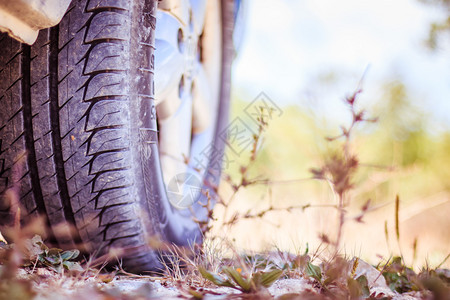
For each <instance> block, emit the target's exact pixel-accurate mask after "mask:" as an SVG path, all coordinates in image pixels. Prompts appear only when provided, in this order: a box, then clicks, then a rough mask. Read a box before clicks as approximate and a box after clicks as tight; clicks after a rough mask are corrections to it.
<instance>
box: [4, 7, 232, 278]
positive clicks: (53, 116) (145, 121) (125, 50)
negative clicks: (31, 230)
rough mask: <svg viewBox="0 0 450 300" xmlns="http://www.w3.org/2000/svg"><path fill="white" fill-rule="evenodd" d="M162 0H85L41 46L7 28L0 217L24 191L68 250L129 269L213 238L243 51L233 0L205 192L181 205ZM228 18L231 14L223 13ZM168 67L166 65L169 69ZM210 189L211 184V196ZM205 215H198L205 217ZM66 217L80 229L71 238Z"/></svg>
mask: <svg viewBox="0 0 450 300" xmlns="http://www.w3.org/2000/svg"><path fill="white" fill-rule="evenodd" d="M157 5H158V1H156V0H145V1H142V0H135V1H134V0H130V1H128V0H116V1H113V0H75V1H73V2H72V3H71V5H70V7H69V9H68V11H67V13H66V15H65V16H64V18H63V19H62V21H61V22H60V24H59V25H57V26H55V27H53V28H50V29H45V30H41V32H40V33H39V36H38V39H37V41H36V43H35V44H33V45H32V46H28V45H24V44H20V43H19V42H17V41H15V40H13V39H11V38H10V37H8V36H7V35H6V34H1V35H0V78H1V80H0V101H1V104H2V107H1V110H0V138H1V140H0V190H2V198H1V201H0V214H1V218H2V221H1V222H2V223H4V224H6V223H8V222H10V221H11V205H12V203H11V199H10V198H11V197H9V196H7V193H5V192H6V191H7V190H8V189H11V188H13V189H16V190H17V191H18V195H19V197H20V203H21V205H22V206H23V211H24V212H23V218H24V220H26V219H29V218H31V217H33V216H37V215H42V216H45V217H46V219H47V222H48V225H49V233H50V236H53V238H54V239H56V240H57V242H58V243H59V245H60V246H62V247H71V246H77V245H84V246H85V247H86V248H87V251H89V252H91V253H92V252H96V254H97V255H102V254H105V253H107V252H108V251H109V249H111V248H123V249H125V253H126V254H125V257H124V259H123V265H124V267H125V268H127V269H128V270H130V271H134V272H143V271H149V270H153V271H155V270H158V269H160V268H161V262H160V255H159V254H158V251H157V250H155V249H154V248H152V247H151V246H150V245H151V244H152V243H151V242H149V241H151V240H152V239H154V238H157V239H159V240H160V241H162V242H164V243H170V244H171V243H174V244H176V245H180V246H192V245H194V244H199V243H201V242H202V232H201V229H200V226H199V222H198V221H199V220H203V221H204V220H207V219H208V211H207V210H206V209H205V207H204V205H202V203H204V202H205V201H207V196H206V195H208V194H209V196H211V195H212V196H213V195H214V193H215V191H216V188H217V185H218V183H219V180H220V168H217V163H218V161H219V162H220V160H221V158H220V157H221V155H222V154H223V153H222V152H223V151H222V150H223V149H224V143H225V142H224V140H223V139H221V138H219V136H220V133H221V132H222V131H223V130H224V129H225V127H226V125H227V122H228V106H229V95H230V65H231V60H232V56H233V48H232V42H231V40H232V37H231V35H232V27H233V2H232V1H222V2H221V8H220V11H221V30H222V32H221V34H222V38H221V45H220V47H221V49H220V50H221V53H222V54H221V58H220V68H219V70H218V72H220V74H219V78H220V87H219V88H220V90H219V92H218V102H217V103H218V104H217V112H216V118H215V120H214V124H213V127H214V130H213V131H214V138H213V139H212V140H211V141H210V145H211V146H212V147H213V148H214V149H216V150H217V149H218V152H219V153H220V154H219V155H218V156H216V155H215V156H214V158H213V156H212V155H211V156H209V157H208V162H207V166H206V169H205V170H204V171H203V172H202V173H201V177H200V181H201V184H202V190H203V191H202V193H200V194H199V195H198V199H195V201H193V202H192V203H191V204H192V205H191V206H190V208H186V207H181V208H180V207H174V206H173V205H172V204H171V201H170V199H169V198H168V194H167V186H168V184H167V182H165V181H164V178H163V174H162V167H161V157H160V148H159V138H160V136H159V127H158V122H160V120H159V117H158V113H157V107H156V106H155V99H154V95H155V88H154V85H153V82H154V78H153V76H154V71H155V58H154V50H155V29H156V28H157V27H158V22H157V18H156V17H157V16H156V14H157V10H158V8H157ZM219 21H220V20H219ZM162 71H164V70H162ZM205 191H207V192H205ZM194 219H195V220H196V221H194ZM62 223H68V224H71V225H73V226H72V227H73V230H71V231H70V234H69V236H67V235H63V234H59V232H60V230H58V228H59V227H58V226H60V224H62Z"/></svg>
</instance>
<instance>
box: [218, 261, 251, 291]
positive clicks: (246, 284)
mask: <svg viewBox="0 0 450 300" xmlns="http://www.w3.org/2000/svg"><path fill="white" fill-rule="evenodd" d="M223 272H224V273H225V274H227V276H228V277H230V278H231V279H232V280H233V281H234V282H235V283H236V284H237V285H238V286H240V287H241V288H242V291H244V292H250V291H251V287H252V284H251V281H250V280H249V279H247V278H244V277H243V276H242V275H241V274H240V273H239V272H238V271H236V270H235V269H233V268H231V267H227V268H224V269H223Z"/></svg>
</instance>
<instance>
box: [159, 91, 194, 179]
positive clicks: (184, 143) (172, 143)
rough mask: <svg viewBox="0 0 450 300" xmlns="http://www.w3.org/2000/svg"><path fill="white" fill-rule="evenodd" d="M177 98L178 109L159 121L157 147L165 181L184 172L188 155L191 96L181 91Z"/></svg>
mask: <svg viewBox="0 0 450 300" xmlns="http://www.w3.org/2000/svg"><path fill="white" fill-rule="evenodd" d="M172 96H175V95H172ZM175 97H176V96H175ZM177 100H178V101H181V103H180V106H179V107H178V110H177V111H176V112H175V113H174V114H173V115H172V116H170V117H169V118H167V119H165V120H163V121H161V120H160V122H159V134H160V140H159V149H160V152H161V164H162V166H163V169H164V172H163V173H164V174H163V176H164V180H165V182H169V181H170V180H171V179H172V178H173V177H174V176H176V175H177V174H180V173H184V172H186V168H187V164H186V159H187V158H189V155H190V146H191V131H192V124H191V120H192V97H191V96H190V94H189V93H187V92H182V95H181V99H179V98H178V99H177Z"/></svg>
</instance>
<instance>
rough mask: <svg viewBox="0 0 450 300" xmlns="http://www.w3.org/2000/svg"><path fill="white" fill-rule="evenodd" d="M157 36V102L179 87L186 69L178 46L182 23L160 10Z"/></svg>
mask: <svg viewBox="0 0 450 300" xmlns="http://www.w3.org/2000/svg"><path fill="white" fill-rule="evenodd" d="M158 28H161V29H160V30H157V31H156V37H155V39H156V40H155V44H156V50H155V98H156V101H157V104H159V103H160V102H161V101H162V100H164V99H165V98H166V97H167V96H168V94H169V93H170V91H172V90H174V89H176V88H177V86H178V83H179V81H180V78H181V76H182V74H183V71H184V58H183V55H182V53H181V52H180V49H179V47H178V40H177V36H178V30H179V29H180V23H179V22H178V21H177V20H176V19H175V18H174V17H172V16H171V15H170V14H168V13H166V12H162V11H158Z"/></svg>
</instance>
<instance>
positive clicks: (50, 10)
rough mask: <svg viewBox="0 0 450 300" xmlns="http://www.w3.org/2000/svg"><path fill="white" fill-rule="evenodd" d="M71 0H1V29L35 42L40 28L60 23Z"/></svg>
mask: <svg viewBox="0 0 450 300" xmlns="http://www.w3.org/2000/svg"><path fill="white" fill-rule="evenodd" d="M70 2H71V0H0V31H5V32H7V33H8V34H9V35H10V36H11V37H13V38H15V39H17V40H19V41H21V42H23V43H26V44H29V45H31V44H33V43H34V42H35V41H36V39H37V36H38V33H39V30H41V29H44V28H48V27H51V26H55V25H56V24H58V23H59V22H60V21H61V19H62V17H63V16H64V14H65V13H66V10H67V8H68V7H69V4H70Z"/></svg>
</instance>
